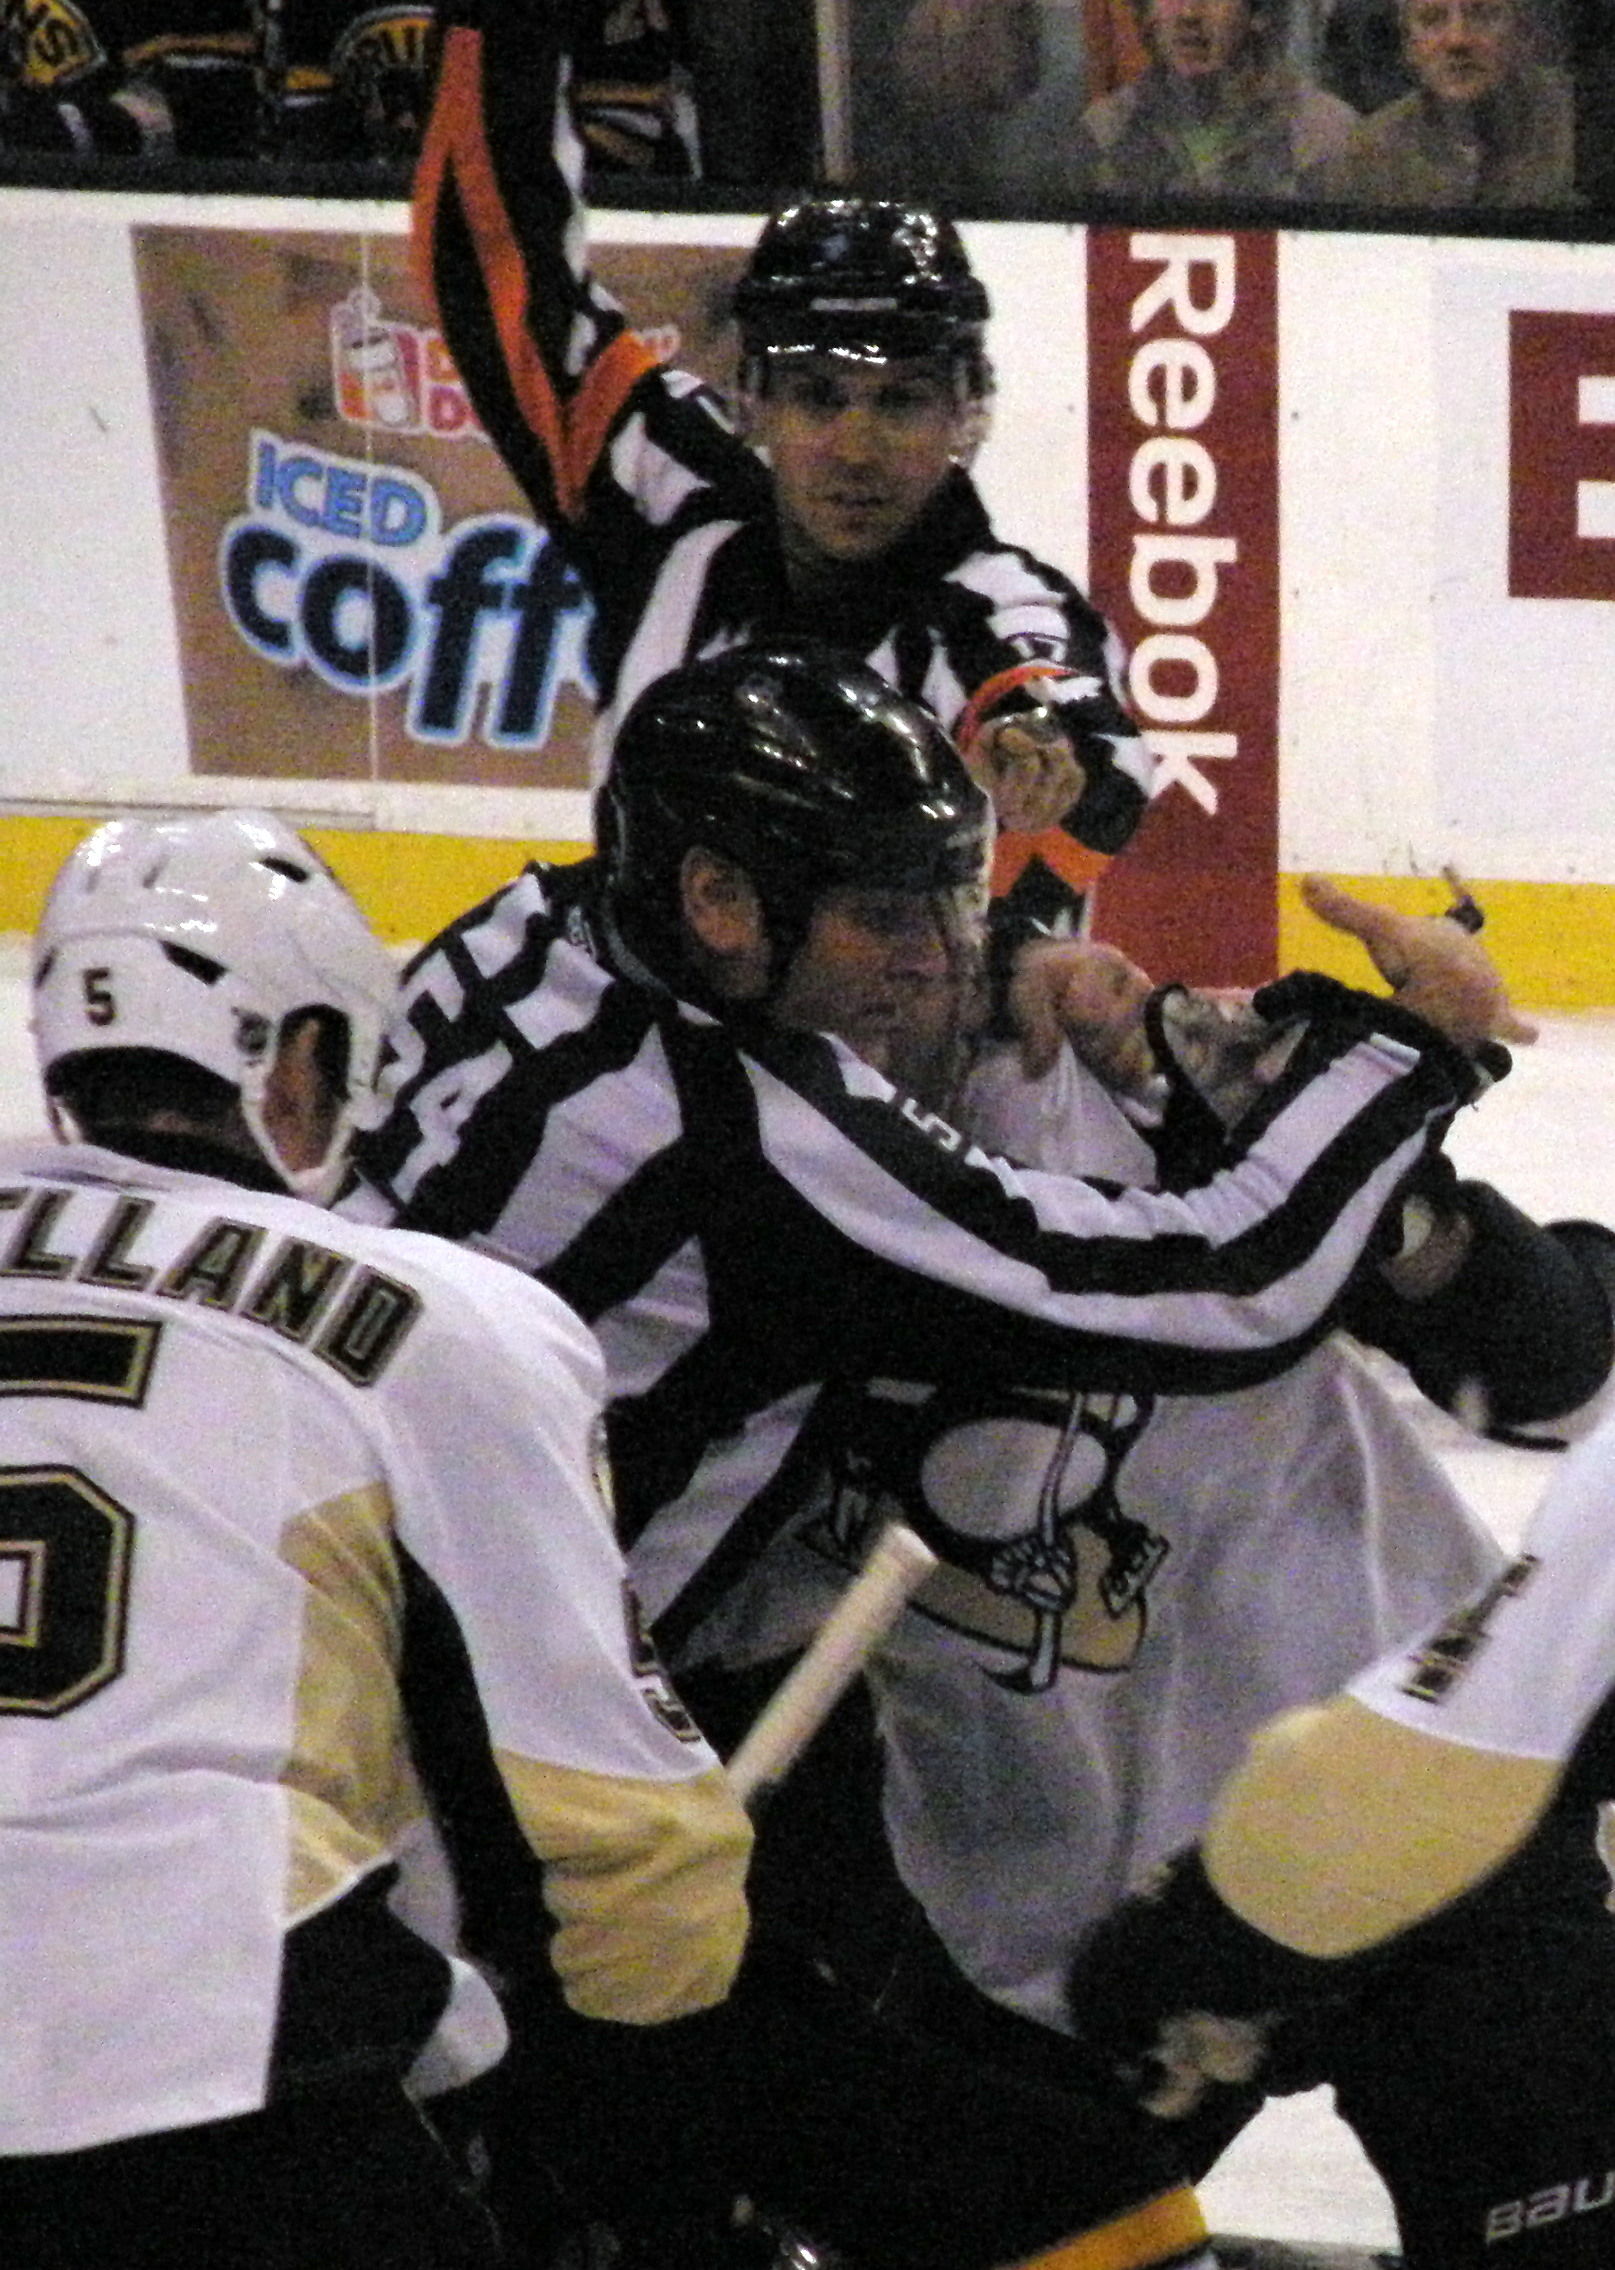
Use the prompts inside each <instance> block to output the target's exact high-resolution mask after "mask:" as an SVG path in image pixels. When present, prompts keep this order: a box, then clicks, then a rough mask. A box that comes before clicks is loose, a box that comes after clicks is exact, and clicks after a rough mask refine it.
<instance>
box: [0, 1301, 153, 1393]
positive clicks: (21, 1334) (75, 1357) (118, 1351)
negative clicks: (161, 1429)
mask: <svg viewBox="0 0 1615 2270" xmlns="http://www.w3.org/2000/svg"><path fill="white" fill-rule="evenodd" d="M162 1331H163V1328H162V1326H161V1325H160V1324H155V1323H150V1322H146V1321H143V1320H141V1319H138V1318H135V1319H130V1320H122V1319H116V1318H113V1317H108V1316H8V1317H4V1318H0V1395H70V1396H73V1397H75V1398H84V1399H85V1400H87V1401H89V1402H92V1403H130V1404H134V1405H136V1406H138V1405H139V1404H141V1403H143V1402H144V1401H145V1399H146V1388H147V1385H148V1383H149V1381H150V1379H151V1367H152V1361H153V1358H154V1357H155V1356H156V1353H157V1345H158V1342H159V1341H160V1339H161V1338H162Z"/></svg>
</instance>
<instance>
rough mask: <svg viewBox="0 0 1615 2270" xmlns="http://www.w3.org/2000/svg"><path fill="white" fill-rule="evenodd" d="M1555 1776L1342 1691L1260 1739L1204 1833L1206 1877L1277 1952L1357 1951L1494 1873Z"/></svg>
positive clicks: (1541, 1761)
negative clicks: (1411, 1723)
mask: <svg viewBox="0 0 1615 2270" xmlns="http://www.w3.org/2000/svg"><path fill="white" fill-rule="evenodd" d="M1558 1778H1559V1769H1558V1766H1557V1765H1556V1764H1555V1763H1554V1762H1553V1761H1552V1760H1551V1759H1546V1758H1518V1757H1507V1756H1504V1755H1503V1754H1501V1753H1500V1752H1498V1751H1494V1750H1474V1749H1469V1748H1467V1747H1465V1746H1462V1745H1460V1744H1458V1743H1456V1742H1448V1741H1442V1740H1441V1739H1439V1738H1438V1737H1437V1736H1435V1735H1433V1734H1425V1733H1421V1732H1417V1731H1415V1730H1414V1729H1413V1728H1412V1727H1408V1726H1404V1725H1402V1724H1401V1723H1400V1722H1399V1721H1398V1720H1396V1719H1391V1718H1382V1717H1381V1716H1380V1714H1379V1713H1378V1712H1377V1711H1373V1710H1370V1709H1369V1708H1368V1707H1367V1705H1366V1704H1364V1703H1361V1702H1359V1701H1358V1700H1357V1699H1356V1697H1355V1696H1353V1695H1338V1696H1336V1697H1335V1698H1334V1699H1333V1700H1332V1701H1330V1702H1327V1703H1322V1704H1319V1705H1318V1706H1316V1707H1315V1708H1308V1709H1305V1710H1295V1711H1289V1712H1286V1713H1285V1715H1284V1716H1283V1717H1282V1718H1279V1719H1276V1720H1275V1721H1274V1722H1273V1724H1272V1725H1271V1726H1268V1727H1266V1728H1264V1729H1263V1731H1262V1732H1261V1733H1260V1734H1259V1735H1258V1736H1257V1737H1256V1739H1255V1741H1254V1742H1253V1743H1252V1744H1251V1747H1250V1750H1249V1752H1248V1754H1247V1756H1246V1759H1245V1762H1244V1763H1243V1765H1241V1766H1240V1768H1239V1769H1238V1771H1237V1772H1236V1773H1235V1774H1234V1775H1233V1777H1232V1778H1231V1780H1230V1781H1229V1782H1228V1784H1227V1785H1226V1787H1225V1789H1224V1792H1223V1795H1222V1797H1221V1799H1220V1800H1219V1803H1218V1807H1217V1811H1216V1814H1215V1816H1214V1818H1213V1820H1212V1823H1211V1826H1210V1828H1209V1829H1208V1830H1207V1832H1206V1837H1205V1845H1204V1856H1205V1865H1206V1872H1207V1874H1208V1875H1209V1876H1210V1878H1211V1881H1212V1883H1213V1884H1214V1885H1215V1886H1216V1889H1217V1891H1218V1892H1219V1893H1220V1895H1221V1896H1222V1898H1223V1899H1224V1900H1226V1901H1227V1903H1228V1905H1229V1906H1230V1907H1231V1908H1233V1910H1234V1911H1235V1913H1236V1914H1238V1915H1241V1916H1243V1917H1244V1919H1245V1921H1246V1922H1247V1923H1251V1924H1254V1925H1255V1927H1256V1929H1257V1930H1258V1931H1261V1932H1265V1933H1266V1935H1267V1937H1268V1938H1270V1939H1276V1940H1277V1941H1278V1942H1279V1943H1280V1945H1281V1946H1285V1947H1292V1948H1294V1949H1295V1950H1296V1951H1297V1952H1298V1953H1300V1954H1303V1955H1317V1956H1323V1957H1339V1956H1345V1955H1354V1954H1358V1953H1360V1952H1361V1951H1362V1950H1364V1949H1365V1948H1369V1947H1374V1946H1378V1945H1379V1944H1380V1942H1381V1941H1382V1940H1386V1939H1390V1938H1392V1937H1394V1936H1395V1934H1396V1933H1397V1932H1399V1931H1405V1930H1406V1929H1407V1928H1408V1927H1409V1925H1411V1924H1414V1923H1417V1922H1420V1921H1421V1920H1422V1919H1423V1918H1424V1917H1426V1916H1428V1915H1432V1914H1434V1913H1435V1911H1436V1910H1437V1909H1438V1908H1440V1907H1444V1906H1445V1905H1446V1904H1447V1902H1448V1901H1449V1900H1453V1899H1456V1898H1457V1897H1458V1895H1459V1893H1461V1892H1463V1891H1465V1890H1467V1889H1468V1887H1469V1886H1470V1885H1471V1884H1473V1883H1475V1882H1477V1881H1478V1880H1479V1879H1480V1878H1481V1877H1482V1876H1484V1875H1487V1874H1488V1873H1489V1872H1490V1871H1491V1870H1492V1869H1494V1868H1496V1867H1498V1866H1500V1865H1501V1863H1502V1862H1503V1861H1505V1860H1506V1859H1507V1858H1508V1857H1509V1855H1510V1853H1512V1852H1514V1851H1515V1850H1516V1849H1517V1848H1518V1846H1519V1845H1520V1844H1521V1843H1523V1841H1524V1840H1525V1838H1526V1837H1527V1836H1528V1835H1529V1834H1530V1832H1531V1830H1532V1828H1533V1827H1534V1826H1535V1824H1536V1822H1537V1820H1538V1819H1539V1818H1540V1817H1541V1814H1542V1812H1543V1811H1544V1809H1545V1808H1546V1806H1547V1804H1548V1801H1549V1799H1550V1798H1551V1797H1552V1795H1553V1792H1554V1789H1555V1787H1556V1785H1557V1782H1558Z"/></svg>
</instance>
